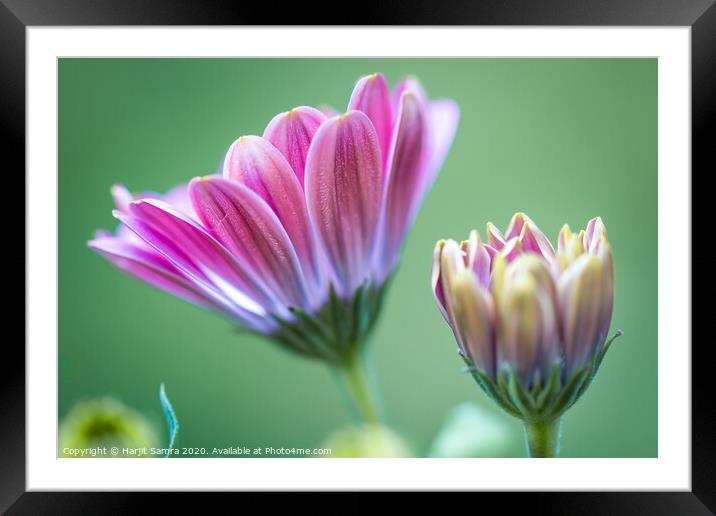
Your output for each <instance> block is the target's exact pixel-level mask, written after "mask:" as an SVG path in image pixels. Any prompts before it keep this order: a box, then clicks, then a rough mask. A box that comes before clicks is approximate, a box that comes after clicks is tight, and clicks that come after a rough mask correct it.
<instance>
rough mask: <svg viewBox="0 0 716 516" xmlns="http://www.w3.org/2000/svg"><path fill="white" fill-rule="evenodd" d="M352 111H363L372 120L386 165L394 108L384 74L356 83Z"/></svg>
mask: <svg viewBox="0 0 716 516" xmlns="http://www.w3.org/2000/svg"><path fill="white" fill-rule="evenodd" d="M352 109H357V110H359V111H362V112H363V113H365V114H366V115H368V118H370V121H371V122H372V123H373V127H375V133H376V135H377V136H378V143H379V144H380V155H381V160H382V162H383V164H385V162H386V161H387V159H388V151H389V149H390V139H391V136H392V132H393V106H392V105H391V99H390V90H389V89H388V84H387V83H386V82H385V77H383V75H382V74H379V73H375V74H373V75H367V76H365V77H363V78H362V79H360V80H359V81H358V82H357V83H356V85H355V88H354V89H353V94H352V95H351V99H350V102H348V110H349V111H350V110H352Z"/></svg>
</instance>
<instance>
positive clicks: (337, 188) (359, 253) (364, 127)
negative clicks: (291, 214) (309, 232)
mask: <svg viewBox="0 0 716 516" xmlns="http://www.w3.org/2000/svg"><path fill="white" fill-rule="evenodd" d="M305 187H306V188H305V189H306V202H307V204H308V212H309V215H310V218H311V221H312V222H313V225H314V227H315V229H316V232H317V234H318V237H319V240H320V241H321V243H322V245H323V248H324V249H325V252H326V256H327V258H328V260H329V262H330V265H331V267H332V269H333V273H334V280H335V285H334V286H335V288H336V290H337V291H338V294H339V295H342V296H348V295H350V294H351V293H352V292H353V291H354V290H355V289H356V288H357V287H358V286H359V285H360V284H361V283H363V282H364V281H365V280H366V279H367V278H368V277H369V275H370V257H371V254H372V251H373V246H374V243H375V236H376V230H377V227H378V220H379V216H380V209H381V204H382V202H381V201H382V191H383V178H382V173H381V165H380V149H379V146H378V140H377V136H376V134H375V129H374V128H373V124H372V123H371V122H370V120H369V119H368V117H367V116H366V115H365V114H364V113H362V112H361V111H349V112H348V113H346V114H345V115H342V116H338V117H335V118H331V119H329V120H327V121H326V122H324V123H323V125H321V127H320V128H319V129H318V131H317V132H316V134H315V136H314V138H313V143H312V144H311V148H310V149H309V151H308V158H307V160H306V183H305Z"/></svg>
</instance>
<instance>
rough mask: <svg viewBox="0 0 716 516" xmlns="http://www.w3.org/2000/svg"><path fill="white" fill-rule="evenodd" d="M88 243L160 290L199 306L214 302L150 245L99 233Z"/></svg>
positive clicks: (117, 264)
mask: <svg viewBox="0 0 716 516" xmlns="http://www.w3.org/2000/svg"><path fill="white" fill-rule="evenodd" d="M87 245H88V246H89V247H90V248H92V249H94V250H95V251H97V252H98V253H100V254H101V255H103V256H104V257H105V258H107V259H108V260H109V261H110V262H112V264H114V265H115V266H116V267H118V268H119V269H122V270H123V271H125V272H127V273H129V274H131V275H132V276H135V277H137V278H139V279H141V280H143V281H145V282H146V283H149V284H151V285H154V286H155V287H158V288H160V289H161V290H165V291H167V292H169V293H170V294H173V295H175V296H177V297H180V298H182V299H184V300H186V301H189V302H191V303H195V304H198V305H201V306H206V307H210V306H213V304H214V303H213V302H212V300H211V299H210V298H209V297H207V296H205V295H204V293H203V292H201V289H200V288H198V287H197V286H196V285H194V284H193V283H192V282H191V281H190V280H189V279H187V277H186V276H184V275H183V274H182V273H181V271H180V270H179V269H177V268H176V267H175V266H174V265H172V263H171V262H170V261H169V260H167V259H166V258H164V257H163V256H162V255H161V254H159V253H157V252H156V251H154V250H153V249H152V248H150V247H147V246H141V245H137V244H136V243H135V242H128V241H126V240H124V239H122V238H117V237H114V236H100V237H99V238H95V239H94V240H91V241H89V242H88V243H87Z"/></svg>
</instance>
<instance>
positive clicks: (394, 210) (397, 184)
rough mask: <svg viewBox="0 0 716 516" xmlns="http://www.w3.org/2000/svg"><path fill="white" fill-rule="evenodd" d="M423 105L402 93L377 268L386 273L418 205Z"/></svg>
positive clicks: (424, 155) (422, 167)
mask: <svg viewBox="0 0 716 516" xmlns="http://www.w3.org/2000/svg"><path fill="white" fill-rule="evenodd" d="M425 124H426V113H425V106H424V105H423V103H422V102H421V101H420V100H419V99H418V97H417V96H416V95H414V94H413V93H411V92H409V91H406V92H405V93H403V97H402V101H401V104H400V109H399V111H398V119H397V123H396V127H395V135H394V139H393V142H392V146H391V151H390V154H389V158H388V163H389V165H388V166H389V169H388V173H387V184H386V193H385V212H384V214H383V227H382V228H381V244H382V245H381V248H380V249H378V252H379V255H378V257H377V258H378V267H379V271H380V273H381V274H384V275H387V274H388V273H389V272H390V271H391V270H392V269H393V268H394V267H395V264H396V262H397V260H398V256H399V253H400V250H401V248H402V245H403V240H404V238H405V234H406V233H407V231H408V228H409V227H410V225H411V224H412V222H413V219H414V218H415V214H416V212H417V210H418V208H419V206H420V201H421V199H420V196H421V193H422V192H421V190H422V185H423V183H424V180H425V178H424V173H425V171H426V168H425V165H426V158H427V150H428V148H427V145H426V144H427V137H428V133H427V127H426V125H425Z"/></svg>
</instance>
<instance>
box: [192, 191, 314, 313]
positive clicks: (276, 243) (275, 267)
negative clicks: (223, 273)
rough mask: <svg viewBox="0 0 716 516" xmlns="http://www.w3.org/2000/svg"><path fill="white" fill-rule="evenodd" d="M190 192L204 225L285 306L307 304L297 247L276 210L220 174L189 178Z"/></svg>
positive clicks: (303, 307) (304, 307)
mask: <svg viewBox="0 0 716 516" xmlns="http://www.w3.org/2000/svg"><path fill="white" fill-rule="evenodd" d="M189 195H190V196H191V199H192V202H193V203H194V207H195V209H196V211H197V213H198V214H199V217H200V218H201V221H202V222H203V223H204V225H205V226H206V227H208V228H210V229H211V230H212V232H213V233H214V234H215V235H216V237H217V238H218V240H219V241H220V242H221V243H222V244H224V245H225V246H226V247H227V248H228V249H229V250H230V251H231V252H232V253H233V254H234V255H235V256H238V257H239V259H240V261H241V263H244V264H246V265H247V266H248V267H249V268H250V270H251V271H252V272H253V273H254V274H256V275H257V276H258V277H259V278H261V280H262V282H263V283H264V284H266V285H267V286H269V288H271V290H272V291H273V292H274V293H276V295H277V296H278V297H279V299H280V300H281V302H282V303H283V304H285V305H287V306H293V307H297V308H302V309H306V308H309V303H308V300H307V299H308V296H307V292H306V286H305V282H304V277H303V272H302V271H301V266H300V264H299V261H298V256H296V251H295V250H294V248H293V245H292V244H291V241H290V240H289V238H288V234H287V233H286V231H285V230H284V228H283V226H282V225H281V223H280V221H279V220H278V218H277V217H276V215H275V214H274V213H273V211H271V208H269V206H268V205H267V204H266V203H265V202H264V201H263V199H261V198H260V197H259V196H258V195H256V194H255V193H254V192H252V191H251V190H249V189H248V188H246V187H245V186H243V185H242V184H240V183H237V182H236V181H231V180H228V179H223V178H218V177H215V178H210V179H199V178H197V179H194V180H193V181H192V182H191V183H190V185H189Z"/></svg>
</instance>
